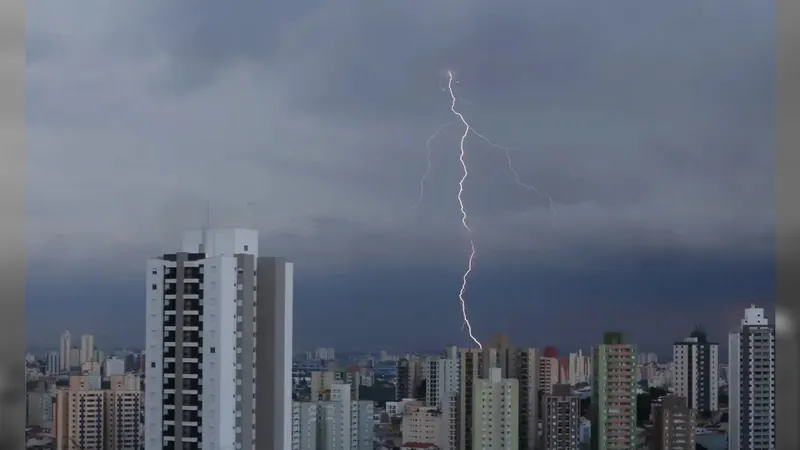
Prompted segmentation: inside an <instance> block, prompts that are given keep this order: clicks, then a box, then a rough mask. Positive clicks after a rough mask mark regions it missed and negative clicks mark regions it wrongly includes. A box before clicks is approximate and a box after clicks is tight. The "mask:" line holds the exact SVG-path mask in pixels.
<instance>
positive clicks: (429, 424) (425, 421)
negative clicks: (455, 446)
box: [401, 406, 449, 449]
mask: <svg viewBox="0 0 800 450" xmlns="http://www.w3.org/2000/svg"><path fill="white" fill-rule="evenodd" d="M448 425H449V424H448V423H447V422H446V421H443V420H442V411H441V410H440V409H439V408H436V407H433V406H415V407H410V408H409V409H408V411H406V412H405V414H403V423H402V431H401V438H402V443H403V444H431V445H436V446H438V447H440V448H442V449H444V448H447V441H448V435H447V431H448V430H447V427H448Z"/></svg>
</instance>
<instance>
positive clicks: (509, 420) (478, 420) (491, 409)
mask: <svg viewBox="0 0 800 450" xmlns="http://www.w3.org/2000/svg"><path fill="white" fill-rule="evenodd" d="M474 386H475V387H474V393H473V409H472V443H473V444H472V445H473V448H479V449H481V450H504V449H509V448H519V382H518V381H517V380H516V379H514V378H503V377H502V369H500V368H499V367H492V368H490V369H489V377H488V378H483V379H479V380H476V381H475V384H474Z"/></svg>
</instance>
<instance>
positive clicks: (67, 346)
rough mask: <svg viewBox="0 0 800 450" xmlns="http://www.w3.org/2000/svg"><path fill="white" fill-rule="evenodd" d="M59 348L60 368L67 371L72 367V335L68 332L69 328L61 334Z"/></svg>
mask: <svg viewBox="0 0 800 450" xmlns="http://www.w3.org/2000/svg"><path fill="white" fill-rule="evenodd" d="M59 348H60V350H61V351H60V355H59V359H60V362H61V370H62V371H64V372H68V371H69V369H71V368H72V365H71V364H72V360H71V356H72V335H71V334H70V332H69V330H67V331H65V332H64V334H62V335H61V343H60V347H59ZM75 362H77V361H75Z"/></svg>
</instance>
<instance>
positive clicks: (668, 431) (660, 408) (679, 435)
mask: <svg viewBox="0 0 800 450" xmlns="http://www.w3.org/2000/svg"><path fill="white" fill-rule="evenodd" d="M686 404H687V402H686V399H685V398H681V397H678V396H675V395H667V396H665V397H662V398H660V399H658V400H655V401H653V402H652V406H651V408H652V409H651V417H652V422H653V429H652V435H651V436H650V445H649V450H694V449H695V444H696V443H695V427H696V425H697V424H696V421H695V411H694V410H693V409H691V408H689V407H688V406H686Z"/></svg>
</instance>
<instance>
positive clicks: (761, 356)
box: [728, 305, 776, 450]
mask: <svg viewBox="0 0 800 450" xmlns="http://www.w3.org/2000/svg"><path fill="white" fill-rule="evenodd" d="M728 377H729V380H728V396H729V399H728V414H729V416H728V417H729V419H728V449H729V450H771V449H774V448H776V444H775V325H773V324H770V323H769V320H768V319H767V318H766V317H765V316H764V309H763V308H756V306H755V305H752V306H751V307H750V308H747V309H746V310H745V312H744V318H743V319H742V325H741V328H740V329H739V331H738V332H735V333H731V334H730V335H729V338H728Z"/></svg>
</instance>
